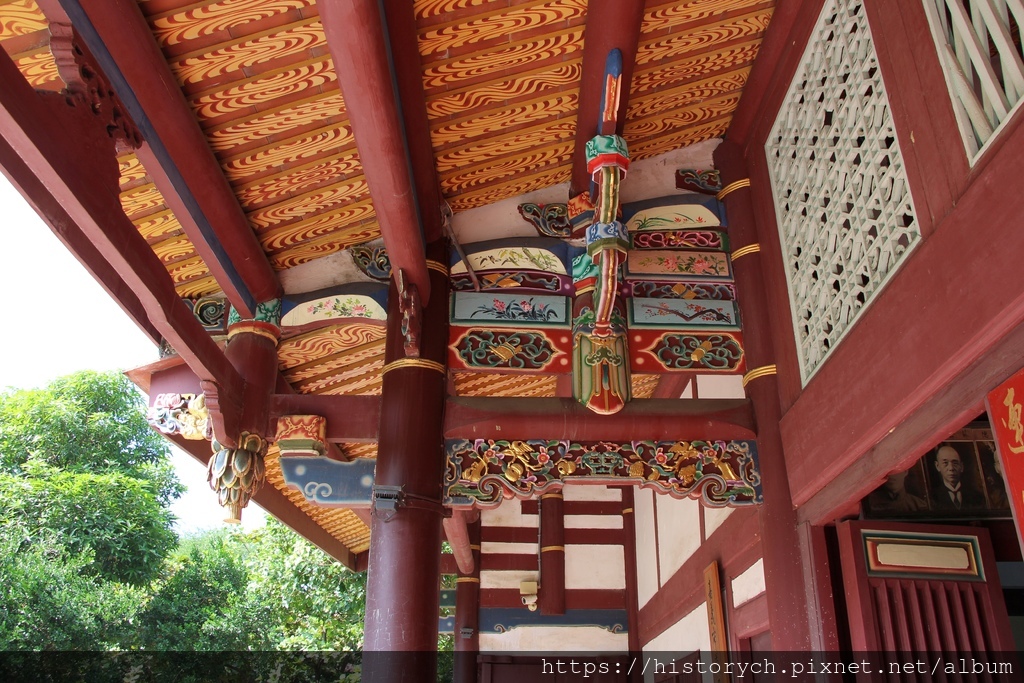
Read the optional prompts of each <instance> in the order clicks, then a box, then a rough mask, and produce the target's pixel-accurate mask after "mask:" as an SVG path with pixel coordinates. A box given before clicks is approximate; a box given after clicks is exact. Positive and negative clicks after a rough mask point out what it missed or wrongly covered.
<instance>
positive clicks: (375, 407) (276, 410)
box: [270, 393, 380, 443]
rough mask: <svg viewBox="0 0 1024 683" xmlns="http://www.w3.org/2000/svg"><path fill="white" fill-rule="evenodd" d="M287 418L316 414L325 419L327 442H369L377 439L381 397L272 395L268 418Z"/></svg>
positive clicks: (273, 419) (274, 419)
mask: <svg viewBox="0 0 1024 683" xmlns="http://www.w3.org/2000/svg"><path fill="white" fill-rule="evenodd" d="M286 415H319V416H321V417H325V418H327V440H328V441H329V442H332V443H339V442H345V443H369V442H373V441H376V440H377V432H378V428H379V422H380V396H318V395H313V394H281V393H278V394H275V395H274V397H273V398H272V399H271V401H270V419H271V420H272V421H276V420H277V418H279V417H284V416H286Z"/></svg>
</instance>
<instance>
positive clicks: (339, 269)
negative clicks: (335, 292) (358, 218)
mask: <svg viewBox="0 0 1024 683" xmlns="http://www.w3.org/2000/svg"><path fill="white" fill-rule="evenodd" d="M367 244H369V245H371V246H381V245H383V244H384V241H383V240H374V241H372V242H368V243H367ZM278 277H279V278H280V279H281V287H283V288H284V293H285V294H299V293H302V292H314V291H316V290H318V289H326V288H327V287H334V286H335V285H343V284H348V283H350V282H377V280H374V279H373V278H371V277H367V276H366V275H364V274H363V271H361V270H359V266H357V265H356V264H355V261H353V260H352V254H351V252H349V251H347V250H346V251H339V252H337V253H334V254H331V255H330V256H324V257H323V258H318V259H314V260H312V261H307V262H306V263H301V264H299V265H297V266H293V267H291V268H287V269H285V270H282V271H281V272H280V273H278Z"/></svg>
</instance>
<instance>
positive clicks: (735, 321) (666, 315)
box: [628, 298, 740, 330]
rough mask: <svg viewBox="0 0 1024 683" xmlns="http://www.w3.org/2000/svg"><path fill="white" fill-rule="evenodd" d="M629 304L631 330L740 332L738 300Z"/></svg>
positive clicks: (636, 301)
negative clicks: (690, 329)
mask: <svg viewBox="0 0 1024 683" xmlns="http://www.w3.org/2000/svg"><path fill="white" fill-rule="evenodd" d="M628 301H629V325H630V327H659V328H662V329H664V328H680V329H688V328H698V329H734V330H735V329H739V326H740V323H739V311H738V310H737V307H736V302H735V301H713V300H712V301H707V300H696V299H689V300H687V299H641V298H631V299H629V300H628Z"/></svg>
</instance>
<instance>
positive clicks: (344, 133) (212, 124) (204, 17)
mask: <svg viewBox="0 0 1024 683" xmlns="http://www.w3.org/2000/svg"><path fill="white" fill-rule="evenodd" d="M140 6H141V7H142V10H143V13H144V14H145V15H146V17H147V19H148V20H149V22H150V27H151V28H152V30H153V34H154V36H155V37H156V39H157V41H158V42H159V44H160V46H161V47H162V49H163V51H164V55H165V56H166V57H167V62H168V65H169V66H170V68H171V71H172V72H173V73H174V74H175V76H176V77H177V78H178V81H179V83H180V84H181V89H182V92H183V93H184V95H185V98H186V100H187V102H188V104H189V105H190V106H191V107H192V110H193V111H194V112H195V114H196V118H197V119H198V121H199V124H200V126H201V127H202V129H203V131H204V133H205V134H206V137H207V140H208V141H209V144H210V148H211V149H212V150H213V152H214V154H215V155H216V157H217V160H218V161H219V162H220V164H221V167H222V168H223V169H224V174H225V176H226V177H227V178H228V181H229V182H230V183H231V186H232V188H233V189H234V191H235V194H236V196H237V197H238V200H239V203H240V204H241V206H242V208H243V209H244V210H245V212H246V216H247V217H248V220H249V224H250V226H251V227H252V229H253V230H254V232H255V233H256V235H257V237H258V239H259V241H260V243H261V244H262V246H263V248H264V250H265V251H266V252H267V255H268V258H269V259H270V261H271V263H272V265H273V266H274V267H275V268H277V269H283V268H289V267H291V266H295V265H298V264H300V263H304V262H306V261H309V260H312V259H314V258H317V257H320V256H326V255H328V254H331V253H334V252H336V251H339V250H341V249H343V248H345V247H348V246H352V245H354V244H359V243H362V242H366V241H369V240H371V239H374V238H376V237H377V236H378V235H379V229H378V227H377V223H376V218H375V213H374V210H373V205H372V203H371V202H370V195H369V189H368V188H367V185H366V181H365V179H364V178H363V176H362V166H361V164H360V162H359V153H358V151H357V150H356V148H355V140H354V138H353V136H352V128H351V125H350V124H349V121H348V115H347V112H346V109H345V102H344V99H343V98H342V95H341V92H340V90H339V89H338V78H337V74H336V73H335V71H334V65H333V63H332V61H331V58H330V53H329V51H328V49H327V42H326V39H325V37H324V31H323V25H322V24H321V22H320V17H319V15H318V13H317V8H316V5H315V3H314V2H313V0H216V1H214V2H205V3H194V2H183V1H181V0H143V1H142V2H140Z"/></svg>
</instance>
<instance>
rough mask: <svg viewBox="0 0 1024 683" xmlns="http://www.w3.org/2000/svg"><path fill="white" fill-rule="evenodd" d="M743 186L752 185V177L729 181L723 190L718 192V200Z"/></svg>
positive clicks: (716, 197) (716, 196)
mask: <svg viewBox="0 0 1024 683" xmlns="http://www.w3.org/2000/svg"><path fill="white" fill-rule="evenodd" d="M743 187H750V178H740V179H739V180H734V181H733V182H731V183H729V184H728V185H726V186H725V187H723V188H722V189H721V190H719V191H718V194H716V195H715V199H717V200H718V201H722V200H723V199H725V198H726V197H727V196H728V195H730V194H732V193H733V192H735V191H736V190H739V189H740V188H743Z"/></svg>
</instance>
